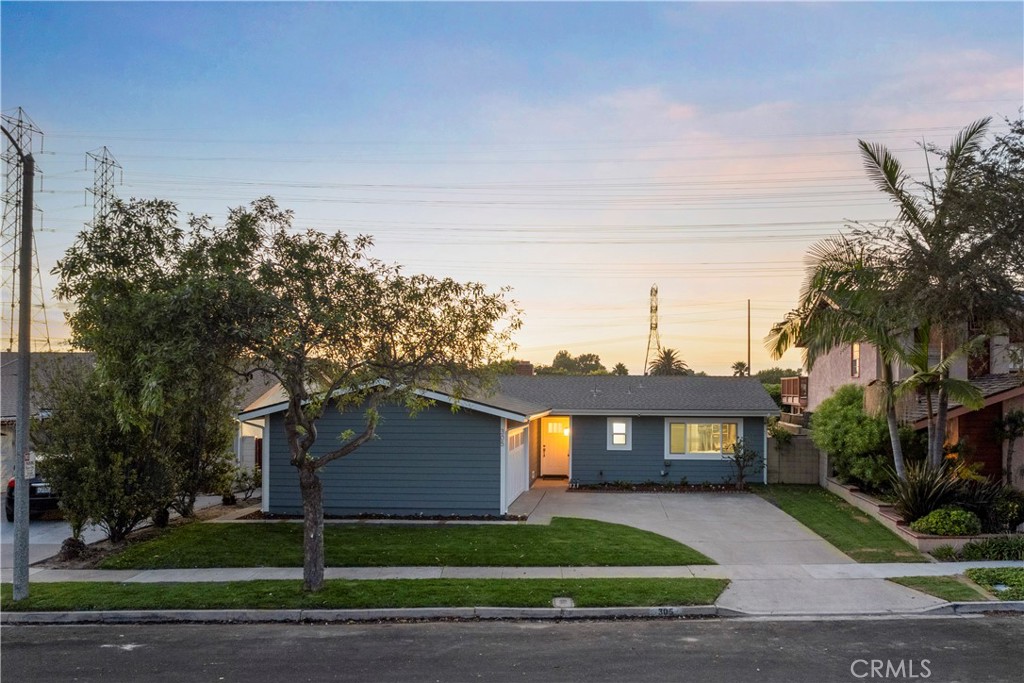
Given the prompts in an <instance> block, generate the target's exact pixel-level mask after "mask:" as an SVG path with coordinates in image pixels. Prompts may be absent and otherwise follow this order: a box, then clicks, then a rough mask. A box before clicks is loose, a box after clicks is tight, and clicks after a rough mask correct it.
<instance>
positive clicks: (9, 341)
mask: <svg viewBox="0 0 1024 683" xmlns="http://www.w3.org/2000/svg"><path fill="white" fill-rule="evenodd" d="M2 118H3V124H4V128H6V129H7V131H8V132H9V133H10V134H11V137H12V138H14V139H13V140H9V139H7V138H6V136H5V137H4V139H5V141H6V145H5V146H4V152H3V162H4V192H3V203H4V214H3V226H2V229H0V245H2V246H0V254H2V263H0V272H2V273H3V282H2V284H0V334H2V335H3V338H4V340H5V341H6V344H5V347H6V349H5V350H7V351H11V350H13V349H14V338H15V335H16V331H15V330H16V328H15V324H14V320H15V318H16V317H17V309H18V250H19V248H20V246H21V189H22V182H23V181H24V178H23V176H22V166H21V156H20V153H19V148H20V150H21V152H22V153H25V154H29V153H32V152H33V150H34V145H35V143H36V142H38V143H39V151H40V152H42V148H43V143H42V138H43V131H41V130H39V127H38V126H36V124H35V123H33V122H32V119H30V118H29V117H28V114H26V113H25V110H24V109H22V108H21V107H18V108H17V109H15V110H14V111H12V112H10V113H4V114H3V115H2ZM36 173H37V174H38V169H37V170H36ZM33 209H34V210H35V211H39V209H38V208H37V207H33ZM32 251H33V252H35V255H36V265H35V274H34V277H33V278H32V299H33V301H32V335H31V336H32V340H33V346H41V347H42V348H43V349H45V350H46V351H49V350H50V325H49V322H48V320H47V318H46V297H45V295H44V294H43V281H42V277H41V276H40V274H39V251H38V250H37V249H36V248H35V234H34V233H33V238H32Z"/></svg>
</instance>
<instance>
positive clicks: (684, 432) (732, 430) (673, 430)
mask: <svg viewBox="0 0 1024 683" xmlns="http://www.w3.org/2000/svg"><path fill="white" fill-rule="evenodd" d="M742 436H743V426H742V424H741V423H739V422H726V421H720V420H715V419H693V418H691V419H678V420H676V419H669V420H666V421H665V458H666V459H668V460H673V459H682V458H691V459H697V460H700V459H706V460H719V459H721V458H722V457H723V456H729V455H731V454H732V447H733V445H734V444H735V443H736V442H737V441H738V440H739V439H740V438H742Z"/></svg>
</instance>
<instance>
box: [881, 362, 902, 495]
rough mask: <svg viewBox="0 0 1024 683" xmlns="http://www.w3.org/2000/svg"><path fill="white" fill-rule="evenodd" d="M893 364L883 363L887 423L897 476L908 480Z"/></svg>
mask: <svg viewBox="0 0 1024 683" xmlns="http://www.w3.org/2000/svg"><path fill="white" fill-rule="evenodd" d="M892 376H893V372H892V364H890V363H882V382H883V383H884V385H885V389H884V390H885V421H886V422H887V423H888V424H889V442H890V444H892V461H893V464H894V465H895V466H896V476H897V477H899V478H900V479H901V480H903V481H906V479H907V467H906V465H905V464H904V463H903V444H902V443H901V442H900V425H899V422H898V421H897V420H896V399H895V398H894V397H893V384H892Z"/></svg>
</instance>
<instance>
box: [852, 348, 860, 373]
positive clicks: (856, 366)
mask: <svg viewBox="0 0 1024 683" xmlns="http://www.w3.org/2000/svg"><path fill="white" fill-rule="evenodd" d="M850 377H860V344H851V345H850Z"/></svg>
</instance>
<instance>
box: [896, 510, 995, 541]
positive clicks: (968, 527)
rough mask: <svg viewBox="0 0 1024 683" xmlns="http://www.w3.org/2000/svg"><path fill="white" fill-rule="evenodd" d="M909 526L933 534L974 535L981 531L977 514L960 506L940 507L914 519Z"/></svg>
mask: <svg viewBox="0 0 1024 683" xmlns="http://www.w3.org/2000/svg"><path fill="white" fill-rule="evenodd" d="M910 528H911V529H913V530H914V531H916V532H917V533H919V534H932V535H933V536H974V535H976V534H980V533H981V520H980V519H978V515H976V514H974V513H973V512H969V511H967V510H962V509H960V508H942V509H941V510H934V511H932V512H929V513H928V514H927V515H925V516H924V517H922V518H920V519H918V520H916V521H915V522H913V523H912V524H911V525H910Z"/></svg>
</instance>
